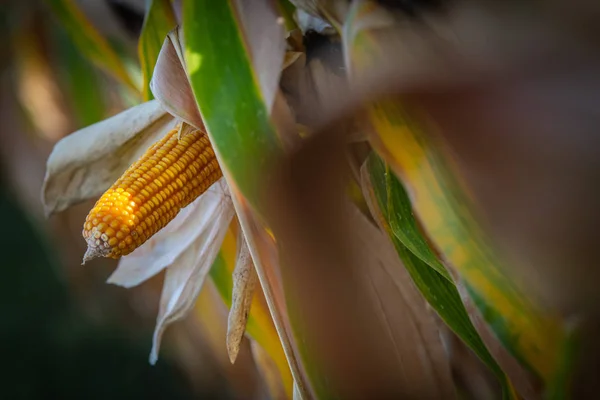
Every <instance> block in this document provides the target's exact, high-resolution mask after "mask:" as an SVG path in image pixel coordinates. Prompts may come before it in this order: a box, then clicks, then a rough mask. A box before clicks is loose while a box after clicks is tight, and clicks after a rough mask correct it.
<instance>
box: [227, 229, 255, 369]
mask: <svg viewBox="0 0 600 400" xmlns="http://www.w3.org/2000/svg"><path fill="white" fill-rule="evenodd" d="M240 237H241V246H240V251H239V254H238V257H237V261H236V264H235V269H234V271H233V291H232V297H231V308H230V309H229V317H228V319H227V353H228V354H229V360H230V361H231V363H232V364H233V363H235V359H236V357H237V355H238V352H239V351H240V343H241V341H242V338H243V337H244V332H245V331H246V323H247V322H248V316H249V314H250V307H251V306H252V296H253V295H254V289H255V288H256V281H257V280H258V277H257V275H256V270H255V269H254V263H253V262H252V257H251V256H250V251H249V250H248V244H247V243H246V240H245V239H244V235H243V234H240Z"/></svg>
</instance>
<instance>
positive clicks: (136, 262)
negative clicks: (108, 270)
mask: <svg viewBox="0 0 600 400" xmlns="http://www.w3.org/2000/svg"><path fill="white" fill-rule="evenodd" d="M226 185H227V184H226V183H225V179H224V178H221V179H220V180H218V181H217V182H216V183H215V184H214V185H212V186H211V187H210V188H209V189H208V190H207V191H206V192H205V193H203V194H202V195H201V196H200V197H198V198H197V199H196V200H194V202H192V204H190V205H188V206H187V207H185V208H184V209H183V210H181V212H180V213H179V214H177V216H176V217H175V218H174V219H173V220H172V221H171V222H169V224H168V225H167V226H165V227H164V228H163V229H161V230H160V231H158V232H157V233H156V234H155V235H154V236H152V237H151V238H150V239H148V241H147V242H146V243H144V244H143V245H142V246H140V247H139V248H137V249H136V250H135V251H134V252H133V253H131V254H129V255H127V256H124V257H122V258H121V260H120V261H119V266H118V267H117V269H116V270H115V271H114V272H113V274H112V275H111V276H110V277H109V278H108V280H107V282H108V283H112V284H115V285H119V286H123V287H125V288H130V287H133V286H137V285H139V284H140V283H142V282H144V281H145V280H147V279H150V278H151V277H153V276H154V275H156V274H157V273H159V272H160V271H162V270H163V269H165V268H167V267H169V266H171V265H173V264H174V263H175V261H176V260H177V259H178V257H179V256H181V254H182V253H183V252H185V251H186V250H187V249H188V248H189V247H191V246H193V244H194V242H196V241H197V240H199V239H198V238H199V237H200V236H201V235H202V234H203V233H204V231H205V230H206V229H208V227H209V226H210V225H211V223H212V221H213V219H214V218H215V216H216V215H217V213H218V212H219V210H220V209H221V208H222V207H223V205H222V203H223V202H224V201H228V200H226V197H227V196H228V195H227V194H226Z"/></svg>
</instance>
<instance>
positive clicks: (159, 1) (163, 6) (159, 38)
mask: <svg viewBox="0 0 600 400" xmlns="http://www.w3.org/2000/svg"><path fill="white" fill-rule="evenodd" d="M176 25H177V20H176V18H175V13H174V12H173V8H172V6H171V2H170V0H150V1H149V2H148V8H147V11H146V16H145V18H144V25H143V26H142V32H141V34H140V40H139V43H138V54H139V57H140V66H141V68H142V80H143V82H142V85H143V86H142V97H143V100H144V101H148V100H152V99H153V98H154V96H153V95H152V92H151V91H150V80H151V79H152V73H153V71H154V65H155V64H156V59H157V58H158V53H160V49H161V48H162V45H163V43H164V41H165V38H166V37H167V34H168V33H169V32H170V31H171V30H172V29H173V28H175V26H176Z"/></svg>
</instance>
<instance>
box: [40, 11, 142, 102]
mask: <svg viewBox="0 0 600 400" xmlns="http://www.w3.org/2000/svg"><path fill="white" fill-rule="evenodd" d="M47 2H48V4H49V5H50V7H51V8H52V11H53V12H54V14H55V15H56V17H57V18H58V20H59V21H60V23H61V25H62V26H63V28H64V29H65V31H66V32H67V34H68V35H69V37H70V38H71V40H72V41H73V43H75V45H76V46H77V48H78V49H79V51H80V52H81V54H83V55H84V56H85V57H87V58H88V59H89V60H90V61H92V62H93V63H95V64H96V65H98V66H99V67H101V68H102V69H104V70H105V71H106V72H108V73H109V74H111V75H113V76H114V77H115V78H117V79H118V80H119V81H120V82H121V83H123V84H124V85H125V86H127V87H129V88H130V89H131V90H132V91H134V92H139V90H138V88H137V86H136V85H135V84H134V82H133V80H132V78H131V77H130V75H129V73H128V72H127V69H126V67H125V66H124V65H123V63H122V61H121V59H120V58H119V56H118V54H117V52H116V51H115V49H114V48H113V47H112V46H111V45H110V43H109V42H108V41H107V40H106V39H105V38H104V37H103V36H102V35H101V34H100V33H99V32H98V31H97V30H96V28H94V26H92V24H91V23H90V21H89V20H88V19H87V17H86V16H85V14H84V13H83V12H82V11H81V10H80V9H79V8H78V7H77V5H76V4H75V3H74V2H73V0H47Z"/></svg>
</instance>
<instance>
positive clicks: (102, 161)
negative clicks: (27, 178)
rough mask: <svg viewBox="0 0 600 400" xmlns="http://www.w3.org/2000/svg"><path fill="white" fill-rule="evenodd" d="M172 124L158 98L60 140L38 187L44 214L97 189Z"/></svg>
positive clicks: (94, 194)
mask: <svg viewBox="0 0 600 400" xmlns="http://www.w3.org/2000/svg"><path fill="white" fill-rule="evenodd" d="M174 125H175V120H174V119H173V117H172V116H171V115H169V114H168V113H167V112H166V111H165V110H164V109H163V108H162V107H161V105H160V103H159V102H158V101H149V102H147V103H143V104H140V105H138V106H135V107H132V108H130V109H128V110H126V111H123V112H122V113H120V114H117V115H115V116H114V117H111V118H109V119H106V120H104V121H101V122H98V123H96V124H94V125H90V126H88V127H86V128H83V129H81V130H79V131H77V132H75V133H73V134H71V135H69V136H67V137H65V138H64V139H62V140H60V141H59V142H58V143H57V144H56V146H55V147H54V149H53V150H52V153H51V154H50V157H49V158H48V162H47V168H46V177H45V179H44V185H43V187H42V202H43V203H44V210H45V213H46V215H47V216H49V215H51V214H53V213H55V212H60V211H63V210H65V209H66V208H68V207H69V206H71V205H73V204H76V203H79V202H82V201H84V200H88V199H91V198H94V197H97V196H99V195H101V194H102V193H103V192H104V191H106V190H107V189H108V188H109V187H110V186H111V185H112V184H113V183H114V182H115V181H116V180H117V179H118V178H119V177H120V176H121V175H122V173H123V172H124V171H125V170H126V169H127V168H128V167H129V166H130V165H131V164H133V162H135V160H137V159H138V158H139V157H140V156H141V155H142V154H143V153H144V152H145V151H146V150H147V149H148V148H149V147H150V146H151V145H152V144H153V143H155V142H156V141H157V140H159V139H160V138H161V137H162V136H163V135H165V134H166V133H167V132H168V131H170V130H171V129H172V128H173V127H174Z"/></svg>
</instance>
